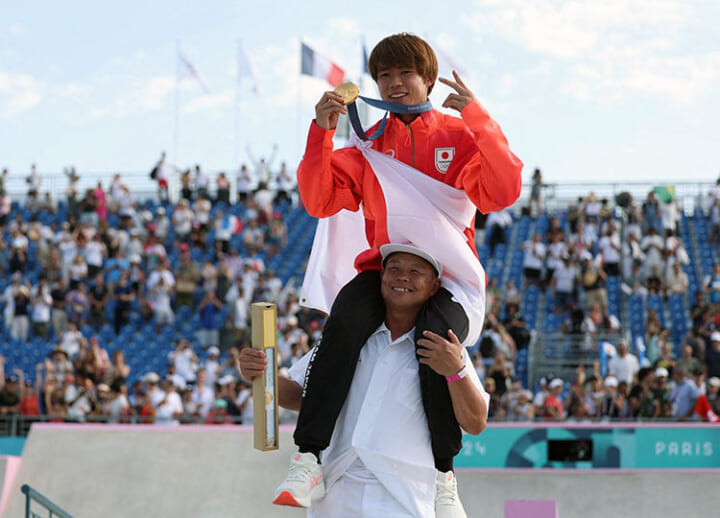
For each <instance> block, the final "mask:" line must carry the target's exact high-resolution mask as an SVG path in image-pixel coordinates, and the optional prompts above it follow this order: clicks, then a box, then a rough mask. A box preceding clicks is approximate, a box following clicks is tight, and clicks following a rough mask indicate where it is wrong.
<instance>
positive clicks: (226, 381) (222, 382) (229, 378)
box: [218, 374, 235, 387]
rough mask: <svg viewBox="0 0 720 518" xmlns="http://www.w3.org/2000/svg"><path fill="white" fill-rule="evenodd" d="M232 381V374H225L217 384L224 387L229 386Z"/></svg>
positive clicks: (233, 379)
mask: <svg viewBox="0 0 720 518" xmlns="http://www.w3.org/2000/svg"><path fill="white" fill-rule="evenodd" d="M233 381H235V378H234V377H233V375H232V374H226V375H225V376H223V377H222V378H220V379H219V380H218V384H220V385H222V386H223V387H224V386H225V385H227V384H229V383H232V382H233Z"/></svg>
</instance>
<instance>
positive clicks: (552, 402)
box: [543, 378, 565, 421]
mask: <svg viewBox="0 0 720 518" xmlns="http://www.w3.org/2000/svg"><path fill="white" fill-rule="evenodd" d="M548 388H549V389H550V391H549V392H548V395H547V397H546V398H545V401H544V402H543V416H544V417H545V418H546V419H547V420H553V421H562V420H563V419H565V407H564V406H563V402H562V398H561V394H562V393H563V390H564V388H565V384H564V383H563V380H561V379H560V378H553V380H552V381H551V382H550V384H549V385H548Z"/></svg>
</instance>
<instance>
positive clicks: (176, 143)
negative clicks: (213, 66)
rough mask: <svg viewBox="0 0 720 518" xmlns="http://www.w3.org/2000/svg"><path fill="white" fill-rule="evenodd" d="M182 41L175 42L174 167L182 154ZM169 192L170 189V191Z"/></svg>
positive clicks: (174, 170) (173, 168) (173, 175)
mask: <svg viewBox="0 0 720 518" xmlns="http://www.w3.org/2000/svg"><path fill="white" fill-rule="evenodd" d="M179 56H180V40H175V113H174V121H175V131H174V132H173V133H174V134H173V151H172V157H173V158H172V164H173V165H174V166H177V164H178V163H179V162H178V158H179V157H178V155H179V153H180V146H179V142H180V59H179ZM171 169H172V170H173V172H177V171H176V169H175V167H172V168H171ZM171 176H172V178H169V180H171V181H173V183H174V180H175V178H174V177H175V174H172V175H171ZM168 191H169V189H168Z"/></svg>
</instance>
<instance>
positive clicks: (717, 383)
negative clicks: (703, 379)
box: [707, 376, 720, 387]
mask: <svg viewBox="0 0 720 518" xmlns="http://www.w3.org/2000/svg"><path fill="white" fill-rule="evenodd" d="M707 384H708V385H710V386H711V387H720V378H718V377H717V376H713V377H712V378H710V379H709V380H708V381H707Z"/></svg>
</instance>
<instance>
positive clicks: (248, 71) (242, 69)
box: [237, 42, 260, 95]
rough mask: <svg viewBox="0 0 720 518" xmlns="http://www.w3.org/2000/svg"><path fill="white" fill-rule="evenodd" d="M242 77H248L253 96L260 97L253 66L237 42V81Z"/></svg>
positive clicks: (258, 84) (258, 83)
mask: <svg viewBox="0 0 720 518" xmlns="http://www.w3.org/2000/svg"><path fill="white" fill-rule="evenodd" d="M243 77H249V78H250V79H251V80H252V90H253V92H255V95H260V82H259V81H258V77H257V74H256V73H255V65H254V64H253V62H252V60H251V59H250V56H249V55H248V53H247V51H246V50H245V47H243V45H242V43H239V42H238V53H237V80H238V82H239V81H240V80H241V79H242V78H243Z"/></svg>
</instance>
